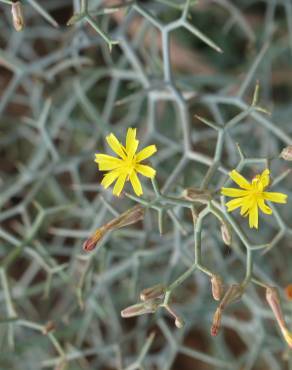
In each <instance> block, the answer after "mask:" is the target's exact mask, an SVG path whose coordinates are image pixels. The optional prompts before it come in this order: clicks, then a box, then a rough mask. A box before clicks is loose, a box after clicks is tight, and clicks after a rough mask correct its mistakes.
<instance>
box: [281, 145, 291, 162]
mask: <svg viewBox="0 0 292 370" xmlns="http://www.w3.org/2000/svg"><path fill="white" fill-rule="evenodd" d="M280 158H283V159H284V160H285V161H292V145H288V146H286V148H284V149H283V150H282V152H281V153H280Z"/></svg>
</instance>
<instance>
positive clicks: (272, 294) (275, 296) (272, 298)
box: [266, 287, 286, 327]
mask: <svg viewBox="0 0 292 370" xmlns="http://www.w3.org/2000/svg"><path fill="white" fill-rule="evenodd" d="M266 300H267V302H268V304H269V306H270V307H271V309H272V311H273V313H274V316H275V318H276V320H277V323H278V325H279V326H280V327H286V324H285V320H284V316H283V312H282V308H281V303H280V297H279V293H278V290H277V288H275V287H268V288H267V289H266Z"/></svg>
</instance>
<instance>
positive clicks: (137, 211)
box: [106, 205, 144, 230]
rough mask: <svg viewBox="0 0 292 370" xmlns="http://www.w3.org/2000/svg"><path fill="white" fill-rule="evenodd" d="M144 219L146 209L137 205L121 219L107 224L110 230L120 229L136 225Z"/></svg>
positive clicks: (121, 216) (118, 218) (115, 219)
mask: <svg viewBox="0 0 292 370" xmlns="http://www.w3.org/2000/svg"><path fill="white" fill-rule="evenodd" d="M143 218H144V208H143V207H142V206H141V205H137V206H135V207H133V208H130V209H128V210H127V211H126V212H124V213H122V214H121V215H120V216H119V217H116V218H114V219H113V220H112V221H110V222H109V223H107V224H106V226H107V228H108V229H111V230H112V229H120V228H121V227H125V226H129V225H132V224H135V223H136V222H138V221H141V220H143Z"/></svg>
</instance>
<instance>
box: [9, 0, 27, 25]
mask: <svg viewBox="0 0 292 370" xmlns="http://www.w3.org/2000/svg"><path fill="white" fill-rule="evenodd" d="M11 14H12V22H13V26H14V28H15V29H16V31H21V30H22V29H23V27H24V18H23V12H22V5H21V3H20V1H16V2H15V3H12V5H11Z"/></svg>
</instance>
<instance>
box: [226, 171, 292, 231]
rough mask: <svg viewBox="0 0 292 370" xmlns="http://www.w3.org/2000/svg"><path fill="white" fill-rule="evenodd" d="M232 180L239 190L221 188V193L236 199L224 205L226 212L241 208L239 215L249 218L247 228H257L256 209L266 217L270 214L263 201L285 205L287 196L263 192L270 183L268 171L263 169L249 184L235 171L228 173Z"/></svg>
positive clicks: (269, 209) (270, 211)
mask: <svg viewBox="0 0 292 370" xmlns="http://www.w3.org/2000/svg"><path fill="white" fill-rule="evenodd" d="M229 176H230V177H231V178H232V180H233V181H234V182H235V183H236V184H237V185H239V186H240V187H241V189H234V188H222V189H221V193H222V194H223V195H227V196H228V197H233V198H236V199H233V200H230V201H229V202H227V203H226V206H227V210H228V212H231V211H233V210H235V209H236V208H239V207H241V210H240V214H241V215H242V216H244V217H247V216H249V227H250V228H253V227H255V228H256V229H257V228H258V213H259V212H258V209H260V210H261V211H262V212H263V213H266V214H267V215H271V214H272V210H271V208H270V207H268V206H267V205H266V204H265V200H269V201H271V202H275V203H286V202H287V195H286V194H282V193H272V192H266V191H264V190H265V188H266V187H267V186H268V185H269V183H270V171H269V170H268V169H265V170H264V171H263V172H262V174H261V175H257V176H255V177H254V178H253V180H252V182H251V183H249V182H248V181H247V180H246V179H245V178H244V177H243V176H242V175H240V174H239V173H238V172H237V171H236V170H233V171H231V172H230V173H229Z"/></svg>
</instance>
